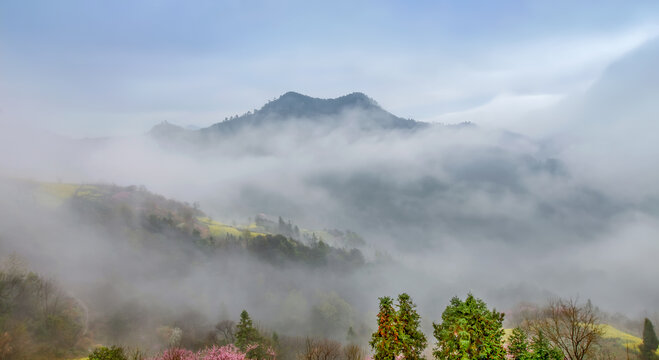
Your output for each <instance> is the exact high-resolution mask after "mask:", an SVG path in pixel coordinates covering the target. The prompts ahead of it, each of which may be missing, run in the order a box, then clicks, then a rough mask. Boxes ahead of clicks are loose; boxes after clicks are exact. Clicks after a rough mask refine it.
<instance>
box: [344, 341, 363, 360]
mask: <svg viewBox="0 0 659 360" xmlns="http://www.w3.org/2000/svg"><path fill="white" fill-rule="evenodd" d="M343 358H344V359H345V360H364V351H363V350H362V348H360V347H359V345H355V344H350V345H346V346H345V347H344V348H343Z"/></svg>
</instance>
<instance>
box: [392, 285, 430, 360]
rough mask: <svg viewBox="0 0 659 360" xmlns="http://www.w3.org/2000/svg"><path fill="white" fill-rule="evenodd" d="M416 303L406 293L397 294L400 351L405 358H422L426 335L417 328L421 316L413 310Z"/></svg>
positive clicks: (412, 359) (414, 359) (409, 359)
mask: <svg viewBox="0 0 659 360" xmlns="http://www.w3.org/2000/svg"><path fill="white" fill-rule="evenodd" d="M415 307H416V305H415V304H414V303H413V302H412V299H411V298H410V296H409V295H407V294H406V293H402V294H400V295H398V312H397V314H396V320H397V326H398V334H399V338H400V345H401V353H402V355H403V357H404V358H405V359H406V360H419V359H423V358H424V357H423V354H422V353H423V350H424V349H425V348H426V343H427V342H426V336H425V335H424V334H423V333H422V332H421V330H419V327H420V325H421V317H420V316H419V314H418V313H417V312H416V310H415Z"/></svg>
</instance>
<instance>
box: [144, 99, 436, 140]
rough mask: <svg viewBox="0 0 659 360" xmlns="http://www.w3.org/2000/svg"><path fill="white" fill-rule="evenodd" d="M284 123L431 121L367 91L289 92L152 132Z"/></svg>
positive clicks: (400, 124)
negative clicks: (388, 105) (234, 112)
mask: <svg viewBox="0 0 659 360" xmlns="http://www.w3.org/2000/svg"><path fill="white" fill-rule="evenodd" d="M284 123H300V124H302V123H304V124H312V125H315V124H317V125H319V126H326V127H329V128H334V127H340V126H349V127H353V128H356V129H360V130H365V131H369V130H394V129H401V130H412V129H418V128H423V127H426V126H428V125H429V124H427V123H424V122H420V121H415V120H411V119H404V118H401V117H398V116H395V115H393V114H391V113H390V112H388V111H386V110H384V109H383V108H382V107H380V105H378V103H377V102H375V100H373V99H371V98H369V97H368V96H366V95H365V94H363V93H359V92H355V93H352V94H348V95H345V96H341V97H338V98H335V99H320V98H313V97H310V96H306V95H302V94H299V93H296V92H287V93H285V94H284V95H282V96H280V97H279V98H277V99H276V100H273V101H271V102H269V103H267V104H265V105H264V106H263V107H261V109H259V110H256V111H254V112H247V113H245V114H243V115H241V116H235V117H232V118H229V119H225V121H222V122H218V123H216V124H213V125H211V126H209V127H207V128H202V129H199V130H190V129H185V128H183V127H180V126H176V125H172V124H170V123H167V122H163V123H161V124H159V125H156V126H155V127H154V128H153V129H152V130H151V131H150V133H149V134H150V135H152V136H154V137H155V138H156V139H158V140H173V139H184V140H185V139H187V140H190V138H194V137H196V136H197V135H202V137H203V138H208V137H209V136H210V137H212V136H222V135H231V134H235V133H238V132H240V131H242V130H244V129H247V128H255V127H256V128H258V127H262V126H265V125H275V126H276V125H278V124H284Z"/></svg>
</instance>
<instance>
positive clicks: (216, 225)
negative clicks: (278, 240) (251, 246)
mask: <svg viewBox="0 0 659 360" xmlns="http://www.w3.org/2000/svg"><path fill="white" fill-rule="evenodd" d="M197 220H198V221H199V223H200V224H201V225H204V226H206V227H207V228H208V232H209V235H210V236H212V237H214V238H225V237H227V236H228V235H231V236H234V237H236V238H238V237H241V236H243V235H244V234H245V230H242V229H240V228H237V227H235V226H230V225H226V224H223V223H221V222H219V221H215V220H212V219H211V218H208V217H204V216H201V217H198V218H197ZM253 229H255V228H248V229H247V231H248V232H249V235H250V237H257V236H260V235H265V233H262V232H255V231H253Z"/></svg>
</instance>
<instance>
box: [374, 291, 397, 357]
mask: <svg viewBox="0 0 659 360" xmlns="http://www.w3.org/2000/svg"><path fill="white" fill-rule="evenodd" d="M379 300H380V311H379V312H378V329H377V331H376V332H374V333H373V335H371V341H370V342H369V344H370V345H371V348H372V349H373V350H374V351H375V355H374V356H373V359H374V360H392V359H395V358H396V356H397V355H398V354H399V352H400V343H399V341H398V337H399V335H398V326H397V324H396V312H395V311H394V306H393V301H392V300H391V298H390V297H388V296H384V297H381V298H379Z"/></svg>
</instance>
